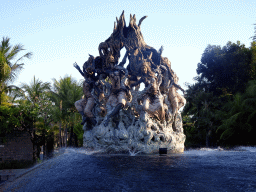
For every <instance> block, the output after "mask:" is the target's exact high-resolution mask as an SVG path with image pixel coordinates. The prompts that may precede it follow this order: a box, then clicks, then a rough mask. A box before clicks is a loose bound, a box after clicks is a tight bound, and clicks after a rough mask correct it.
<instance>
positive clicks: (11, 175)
mask: <svg viewBox="0 0 256 192" xmlns="http://www.w3.org/2000/svg"><path fill="white" fill-rule="evenodd" d="M64 152H65V148H61V149H55V150H54V152H53V157H57V156H59V155H61V154H63V153H64ZM47 161H48V160H44V161H43V162H41V163H38V164H36V165H34V166H33V167H30V168H27V169H4V170H0V191H1V186H3V185H5V183H6V182H12V181H14V180H15V179H17V178H19V177H21V176H23V175H25V174H27V173H29V172H31V171H33V170H35V169H37V168H38V167H40V166H42V165H43V164H44V163H46V162H47Z"/></svg>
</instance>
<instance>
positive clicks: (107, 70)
mask: <svg viewBox="0 0 256 192" xmlns="http://www.w3.org/2000/svg"><path fill="white" fill-rule="evenodd" d="M145 18H146V16H144V17H142V18H141V19H140V20H139V23H138V25H137V24H136V16H135V15H133V16H132V15H130V22H129V25H128V26H126V23H125V18H124V12H123V13H122V14H121V16H120V17H119V19H118V18H116V22H115V23H114V29H113V33H112V34H111V35H110V36H109V38H108V39H106V40H105V41H104V42H101V43H100V44H99V47H98V50H99V56H96V57H93V56H91V55H90V57H89V59H88V60H87V62H85V64H84V66H83V71H81V70H80V68H79V67H77V65H76V66H75V67H76V68H77V69H78V68H79V69H78V70H79V72H80V73H81V74H82V75H83V76H84V77H85V79H86V81H85V83H84V94H85V99H84V100H79V101H77V102H76V104H75V105H76V107H77V109H78V111H79V112H81V111H82V112H83V113H81V114H82V115H83V116H86V117H87V118H84V119H83V123H84V127H83V128H84V147H90V148H94V149H101V150H104V151H105V152H108V153H109V152H114V153H115V152H128V151H130V152H131V151H132V150H136V151H137V152H143V153H156V152H158V150H159V147H167V149H168V150H169V151H172V152H182V151H183V150H184V142H185V135H184V133H183V127H182V126H183V125H182V117H181V114H180V112H179V109H180V108H181V107H182V106H184V105H185V102H186V101H185V99H184V97H183V96H182V95H181V94H179V93H178V90H181V91H183V92H184V90H183V89H182V88H181V87H180V86H179V85H178V77H177V75H176V74H175V73H174V71H173V70H172V69H171V62H170V61H169V60H168V58H166V57H162V52H163V46H162V47H161V48H160V49H159V51H157V50H156V49H154V48H153V47H151V46H149V45H147V44H146V42H145V41H144V38H143V35H142V32H141V23H142V21H143V20H144V19H145ZM123 48H124V49H126V53H125V55H124V57H123V59H122V61H121V62H120V63H119V59H120V51H121V49H123ZM126 62H128V63H127V64H128V65H127V67H126V68H125V67H124V66H125V64H126ZM118 63H119V64H118ZM95 73H97V76H96V75H95ZM142 84H144V86H145V88H144V89H143V90H140V89H142V87H141V86H140V85H142ZM134 87H135V88H134ZM94 118H95V119H96V120H94ZM92 125H93V126H92Z"/></svg>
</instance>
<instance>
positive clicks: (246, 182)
mask: <svg viewBox="0 0 256 192" xmlns="http://www.w3.org/2000/svg"><path fill="white" fill-rule="evenodd" d="M5 191H29V192H30V191H31V192H35V191H42V192H44V191H46V192H47V191H49V192H54V191H56V192H57V191H161V192H162V191H207V192H208V191H214V192H215V191H232V192H236V191H255V192H256V147H238V148H235V149H233V150H222V149H220V148H219V149H209V148H202V149H199V150H188V151H185V152H184V153H181V154H168V155H165V156H159V155H158V154H155V155H142V154H140V153H137V154H136V153H135V152H133V153H132V155H123V154H122V155H121V154H120V155H99V154H98V155H97V154H94V153H93V152H92V151H86V150H82V149H70V148H67V149H65V153H63V154H62V155H60V156H58V157H55V158H53V159H50V160H48V161H47V162H45V163H44V164H43V165H42V166H41V167H39V168H37V169H36V170H34V171H32V172H30V173H28V174H26V175H25V176H23V177H21V178H19V179H17V180H16V181H14V182H12V183H8V185H6V188H5Z"/></svg>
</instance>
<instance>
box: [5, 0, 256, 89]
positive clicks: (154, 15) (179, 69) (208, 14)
mask: <svg viewBox="0 0 256 192" xmlns="http://www.w3.org/2000/svg"><path fill="white" fill-rule="evenodd" d="M123 10H124V11H125V19H126V23H128V22H129V18H130V14H135V15H136V18H137V21H138V20H139V19H140V18H141V17H143V16H145V15H147V16H148V18H146V19H145V20H144V21H143V23H142V25H141V31H142V34H143V36H144V40H145V42H146V43H147V44H148V45H150V46H152V47H154V48H155V49H157V50H158V49H159V48H160V47H161V45H163V46H164V51H163V56H165V57H168V58H169V60H170V61H171V64H172V69H173V70H174V71H175V72H176V73H177V75H178V76H179V79H180V81H179V83H180V85H181V86H182V87H184V88H185V86H184V83H185V82H188V83H193V77H194V76H196V68H197V64H198V63H199V62H200V59H201V56H202V53H203V51H204V49H205V48H206V46H207V45H208V44H211V45H220V46H224V45H225V44H226V43H227V42H228V41H231V42H237V41H238V40H239V41H240V42H241V43H242V44H245V46H246V47H250V43H251V41H252V39H250V37H251V36H253V35H254V25H253V24H254V23H256V12H255V10H256V1H247V0H230V1H229V0H221V1H216V0H205V1H202V0H200V1H198V0H188V1H185V0H181V1H177V0H176V1H167V0H166V1H164V0H141V1H138V0H136V1H125V0H123V1H117V0H114V1H110V0H107V1H105V0H101V1H98V0H93V1H92V0H90V1H82V0H80V1H79V0H9V1H7V0H1V6H0V23H1V25H0V37H1V39H2V37H6V36H8V37H10V38H11V44H12V45H15V44H18V43H21V44H23V45H24V46H25V49H26V52H33V54H34V55H33V57H32V59H31V60H24V63H25V67H24V70H23V71H22V72H21V73H20V75H19V76H18V79H17V80H16V81H15V84H16V85H19V84H20V83H21V82H25V83H29V82H30V81H31V80H32V78H33V76H34V75H35V76H36V78H39V79H40V80H42V81H44V82H46V81H48V82H52V79H53V78H56V79H59V78H60V77H64V76H65V75H72V77H75V78H76V79H77V80H80V79H82V77H81V76H80V74H79V72H78V71H77V70H76V69H75V68H74V67H73V63H74V62H77V63H78V64H79V65H80V66H82V65H83V63H84V62H85V61H86V60H87V59H88V54H92V55H94V56H98V55H99V53H98V45H99V44H100V43H101V42H103V41H105V40H106V39H107V38H108V37H109V36H110V35H111V33H112V31H113V26H114V21H115V20H116V19H115V18H116V17H118V18H119V16H120V15H121V13H122V11H123ZM24 53H25V51H24ZM124 53H125V50H124V49H123V50H122V52H121V56H123V55H124Z"/></svg>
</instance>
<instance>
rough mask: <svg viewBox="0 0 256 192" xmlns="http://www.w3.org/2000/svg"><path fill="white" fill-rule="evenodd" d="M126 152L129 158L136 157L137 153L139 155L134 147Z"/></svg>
mask: <svg viewBox="0 0 256 192" xmlns="http://www.w3.org/2000/svg"><path fill="white" fill-rule="evenodd" d="M128 151H129V154H130V156H136V155H137V154H138V153H141V151H139V150H137V149H136V148H134V147H131V148H130V147H128Z"/></svg>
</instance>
